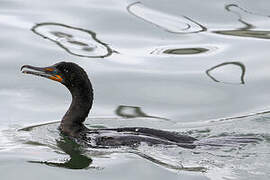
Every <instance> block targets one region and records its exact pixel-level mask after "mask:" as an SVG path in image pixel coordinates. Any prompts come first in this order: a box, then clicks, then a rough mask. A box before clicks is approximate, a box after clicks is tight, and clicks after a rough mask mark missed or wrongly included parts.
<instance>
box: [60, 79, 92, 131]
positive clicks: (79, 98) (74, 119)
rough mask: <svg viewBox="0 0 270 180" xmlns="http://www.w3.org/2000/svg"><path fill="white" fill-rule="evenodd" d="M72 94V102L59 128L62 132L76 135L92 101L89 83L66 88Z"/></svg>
mask: <svg viewBox="0 0 270 180" xmlns="http://www.w3.org/2000/svg"><path fill="white" fill-rule="evenodd" d="M68 89H69V90H70V92H71V95H72V102H71V104H70V107H69V109H68V111H67V112H66V114H65V115H64V117H63V118H62V121H61V125H60V129H61V130H62V132H64V133H66V134H68V135H71V136H76V134H77V133H78V132H80V131H81V130H82V129H83V128H85V127H84V125H83V122H84V121H85V119H86V117H87V116H88V113H89V111H90V109H91V107H92V103H93V89H92V85H91V83H89V85H87V86H79V87H76V88H72V87H71V88H68Z"/></svg>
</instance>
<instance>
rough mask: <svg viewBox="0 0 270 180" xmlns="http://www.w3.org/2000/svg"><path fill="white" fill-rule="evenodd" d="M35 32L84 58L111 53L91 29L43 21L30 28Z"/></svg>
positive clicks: (98, 56) (100, 56)
mask: <svg viewBox="0 0 270 180" xmlns="http://www.w3.org/2000/svg"><path fill="white" fill-rule="evenodd" d="M31 30H32V31H33V32H34V33H35V34H37V35H39V36H41V37H43V38H44V39H49V40H50V41H52V42H54V43H56V44H57V45H58V46H60V47H61V48H63V49H64V50H65V51H66V52H68V53H69V54H71V55H74V56H79V57H86V58H105V57H108V56H110V55H112V54H113V53H117V52H116V51H114V50H112V49H111V48H110V47H109V45H108V44H106V43H104V42H102V41H101V40H99V39H98V38H97V34H96V33H95V32H93V31H90V30H87V29H83V28H78V27H73V26H68V25H65V24H60V23H52V22H45V23H39V24H36V25H35V26H34V27H32V29H31Z"/></svg>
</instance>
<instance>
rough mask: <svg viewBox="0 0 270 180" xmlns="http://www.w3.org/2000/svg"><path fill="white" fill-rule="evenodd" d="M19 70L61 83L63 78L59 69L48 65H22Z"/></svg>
mask: <svg viewBox="0 0 270 180" xmlns="http://www.w3.org/2000/svg"><path fill="white" fill-rule="evenodd" d="M21 72H22V73H24V74H32V75H35V76H41V77H45V78H48V79H51V80H54V81H58V82H61V83H63V78H62V76H61V74H60V73H59V71H58V70H57V69H56V68H55V67H54V66H49V67H44V68H43V67H34V66H30V65H23V66H22V67H21Z"/></svg>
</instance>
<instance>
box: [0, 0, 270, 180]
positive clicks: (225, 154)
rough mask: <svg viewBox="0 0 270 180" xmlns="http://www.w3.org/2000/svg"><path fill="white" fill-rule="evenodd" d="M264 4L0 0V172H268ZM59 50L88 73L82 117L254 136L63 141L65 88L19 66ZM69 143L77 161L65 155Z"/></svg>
mask: <svg viewBox="0 0 270 180" xmlns="http://www.w3.org/2000/svg"><path fill="white" fill-rule="evenodd" d="M269 7H270V2H269V1H267V0H258V1H252V0H248V1H243V0H238V1H229V0H228V1H225V0H224V1H214V0H205V1H203V2H202V1H198V0H197V1H196V0H189V1H179V0H170V1H165V0H145V1H143V0H142V1H140V2H136V1H119V0H88V1H86V0H81V1H75V0H67V1H54V2H48V1H40V0H35V1H34V0H25V1H19V0H9V1H7V0H0V28H1V34H0V40H1V43H0V52H1V53H0V59H1V66H0V77H1V78H0V84H1V85H0V98H1V103H0V114H1V117H0V122H1V123H0V173H1V179H4V180H6V179H18V178H20V179H37V178H38V179H117V180H121V179H155V180H159V179H160V180H161V179H165V178H166V179H190V180H193V179H199V180H204V179H214V180H216V179H245V180H246V179H256V180H258V179H269V177H270V166H269V164H270V150H269V147H270V134H269V128H270V114H269V111H270V98H269V97H270V96H269V91H270V83H268V82H270V75H269V68H268V67H270V61H269V58H268V56H269V55H270V53H269V42H268V41H269V39H270V30H269V29H270V12H269ZM59 61H72V62H75V63H77V64H79V65H81V66H82V67H83V68H84V69H85V71H86V72H87V73H88V75H89V77H90V79H91V81H92V84H93V86H94V93H95V100H94V106H93V108H92V110H91V113H90V115H89V117H88V119H87V120H86V122H85V123H86V124H87V126H88V127H126V126H142V127H151V128H157V129H164V130H169V131H177V132H182V133H184V134H188V135H190V136H193V137H196V138H198V139H200V141H201V142H204V141H205V140H207V139H208V140H209V139H210V140H211V139H215V138H217V139H218V141H214V143H215V144H216V145H219V144H226V143H227V141H226V139H227V140H228V139H230V138H231V139H237V138H240V139H241V138H243V137H251V138H254V139H256V142H251V143H241V142H239V143H233V144H230V143H229V144H226V146H222V147H220V146H216V147H214V146H199V147H197V148H195V149H192V150H190V149H184V148H180V147H164V146H154V147H149V146H147V145H144V144H142V145H141V146H140V147H139V148H138V149H135V150H134V149H129V148H118V149H117V148H116V149H110V150H102V149H101V150H95V149H87V148H82V149H80V147H76V145H74V146H75V147H73V146H71V147H69V143H67V142H65V141H64V140H62V139H61V137H60V136H59V131H58V130H57V127H58V124H59V121H60V120H61V117H62V116H63V114H64V113H65V111H66V110H67V108H68V107H69V103H70V100H71V97H70V95H69V92H68V91H67V90H66V89H65V87H63V86H62V85H61V84H58V83H56V82H53V81H49V80H47V79H42V78H38V77H33V76H28V75H23V74H22V73H21V72H20V67H21V66H22V65H24V64H31V65H36V66H49V65H52V64H54V63H57V62H59ZM209 142H210V141H209ZM67 146H68V147H67ZM70 154H75V156H76V157H77V158H78V159H79V160H82V161H79V163H75V164H72V163H71V165H70V164H69V166H66V164H65V163H66V162H68V161H69V159H70ZM80 158H81V159H80ZM75 166H76V167H77V166H78V167H77V168H76V167H75ZM74 169H76V170H74Z"/></svg>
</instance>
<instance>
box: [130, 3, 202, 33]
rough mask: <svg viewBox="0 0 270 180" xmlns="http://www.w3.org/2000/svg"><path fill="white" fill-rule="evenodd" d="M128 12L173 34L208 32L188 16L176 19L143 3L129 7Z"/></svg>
mask: <svg viewBox="0 0 270 180" xmlns="http://www.w3.org/2000/svg"><path fill="white" fill-rule="evenodd" d="M127 10H128V12H129V13H130V14H132V15H134V16H136V17H138V18H140V19H142V20H144V21H146V22H149V23H151V24H153V25H155V26H157V27H160V28H162V29H164V30H166V31H168V32H171V33H198V32H202V31H205V30H206V28H205V27H203V26H202V25H200V24H199V23H197V22H195V21H194V20H192V19H190V18H188V17H186V16H180V17H176V16H173V15H170V14H166V13H162V12H159V11H156V10H154V9H151V8H148V7H146V6H144V5H143V4H142V3H141V2H135V3H132V4H130V5H128V7H127Z"/></svg>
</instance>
